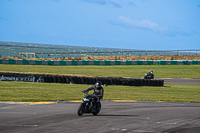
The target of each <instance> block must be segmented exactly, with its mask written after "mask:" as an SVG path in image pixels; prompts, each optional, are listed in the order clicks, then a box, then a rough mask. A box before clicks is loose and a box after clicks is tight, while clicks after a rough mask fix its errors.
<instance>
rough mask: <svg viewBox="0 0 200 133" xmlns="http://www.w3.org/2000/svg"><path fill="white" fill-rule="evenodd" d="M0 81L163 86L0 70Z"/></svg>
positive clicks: (152, 81)
mask: <svg viewBox="0 0 200 133" xmlns="http://www.w3.org/2000/svg"><path fill="white" fill-rule="evenodd" d="M0 81H25V82H45V83H66V84H90V85H93V84H95V83H96V82H97V81H101V82H102V84H107V85H126V86H163V85H164V80H157V79H139V78H122V77H78V76H67V75H45V74H24V73H7V72H0Z"/></svg>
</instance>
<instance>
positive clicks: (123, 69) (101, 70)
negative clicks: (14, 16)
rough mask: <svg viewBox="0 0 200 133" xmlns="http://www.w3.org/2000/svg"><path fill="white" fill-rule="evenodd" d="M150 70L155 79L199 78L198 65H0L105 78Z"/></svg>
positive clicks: (3, 68) (2, 68)
mask: <svg viewBox="0 0 200 133" xmlns="http://www.w3.org/2000/svg"><path fill="white" fill-rule="evenodd" d="M150 70H153V71H154V74H155V77H156V78H200V65H130V66H123V65H119V66H45V65H5V64H0V71H12V72H34V73H53V74H77V75H86V76H105V77H144V73H147V72H149V71H150Z"/></svg>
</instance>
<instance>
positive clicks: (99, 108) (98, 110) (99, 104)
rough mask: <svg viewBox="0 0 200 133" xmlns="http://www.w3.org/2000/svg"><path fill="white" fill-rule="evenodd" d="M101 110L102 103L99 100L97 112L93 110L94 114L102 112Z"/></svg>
mask: <svg viewBox="0 0 200 133" xmlns="http://www.w3.org/2000/svg"><path fill="white" fill-rule="evenodd" d="M100 110H101V103H100V102H99V103H98V108H97V110H96V111H95V112H93V113H92V114H93V115H97V114H98V113H99V112H100Z"/></svg>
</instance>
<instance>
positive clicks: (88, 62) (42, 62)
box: [0, 59, 200, 66]
mask: <svg viewBox="0 0 200 133" xmlns="http://www.w3.org/2000/svg"><path fill="white" fill-rule="evenodd" d="M0 64H16V65H56V66H59V65H61V66H63V65H103V66H104V65H106V66H107V65H200V60H123V61H121V60H25V59H17V60H15V59H0Z"/></svg>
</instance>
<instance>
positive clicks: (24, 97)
mask: <svg viewBox="0 0 200 133" xmlns="http://www.w3.org/2000/svg"><path fill="white" fill-rule="evenodd" d="M150 70H153V71H154V74H155V77H156V78H200V65H163V66H160V65H131V66H121V65H120V66H44V65H5V64H0V71H7V72H31V73H49V74H77V75H86V76H104V77H143V76H144V73H147V72H148V71H150ZM90 86H91V85H75V84H54V83H50V84H48V83H28V82H6V81H3V82H0V101H29V102H30V101H68V100H81V99H82V97H83V93H81V91H82V90H84V89H87V88H88V87H90ZM165 86H166V87H148V86H142V87H134V86H114V85H110V86H108V87H104V89H105V96H104V100H137V101H169V102H200V89H199V88H200V85H165Z"/></svg>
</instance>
